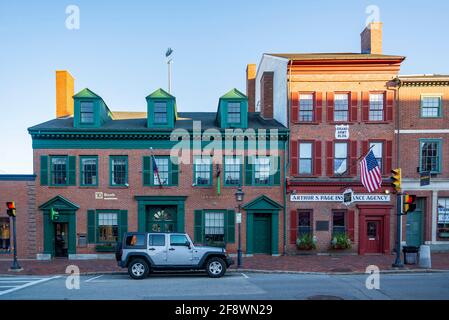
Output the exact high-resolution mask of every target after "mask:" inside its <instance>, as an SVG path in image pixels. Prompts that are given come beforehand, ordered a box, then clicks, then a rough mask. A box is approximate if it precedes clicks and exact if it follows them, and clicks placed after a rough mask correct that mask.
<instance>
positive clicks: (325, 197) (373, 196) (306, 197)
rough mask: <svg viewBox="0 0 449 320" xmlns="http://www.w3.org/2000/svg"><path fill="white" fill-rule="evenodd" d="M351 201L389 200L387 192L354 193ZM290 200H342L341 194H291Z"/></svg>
mask: <svg viewBox="0 0 449 320" xmlns="http://www.w3.org/2000/svg"><path fill="white" fill-rule="evenodd" d="M352 200H353V202H390V195H389V194H383V193H379V194H356V193H354V194H353V195H352ZM290 201H295V202H343V194H292V195H290Z"/></svg>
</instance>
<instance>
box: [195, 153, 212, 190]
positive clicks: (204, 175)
mask: <svg viewBox="0 0 449 320" xmlns="http://www.w3.org/2000/svg"><path fill="white" fill-rule="evenodd" d="M211 175H212V174H211V159H210V158H197V159H195V181H196V184H197V185H208V184H210V183H211Z"/></svg>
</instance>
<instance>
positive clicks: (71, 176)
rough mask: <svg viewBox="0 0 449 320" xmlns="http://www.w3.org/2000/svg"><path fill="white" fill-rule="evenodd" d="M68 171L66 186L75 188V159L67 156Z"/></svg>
mask: <svg viewBox="0 0 449 320" xmlns="http://www.w3.org/2000/svg"><path fill="white" fill-rule="evenodd" d="M68 162H69V170H68V183H67V184H68V185H69V186H75V185H76V157H75V156H69V157H68Z"/></svg>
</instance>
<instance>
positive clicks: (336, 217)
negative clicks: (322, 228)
mask: <svg viewBox="0 0 449 320" xmlns="http://www.w3.org/2000/svg"><path fill="white" fill-rule="evenodd" d="M345 232H346V226H345V212H344V211H334V212H332V233H333V234H334V235H336V234H341V233H343V234H344V233H345Z"/></svg>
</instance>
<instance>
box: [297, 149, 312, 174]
mask: <svg viewBox="0 0 449 320" xmlns="http://www.w3.org/2000/svg"><path fill="white" fill-rule="evenodd" d="M299 173H300V174H311V173H312V144H311V143H300V145H299Z"/></svg>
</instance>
